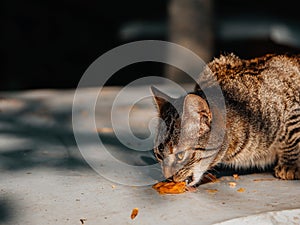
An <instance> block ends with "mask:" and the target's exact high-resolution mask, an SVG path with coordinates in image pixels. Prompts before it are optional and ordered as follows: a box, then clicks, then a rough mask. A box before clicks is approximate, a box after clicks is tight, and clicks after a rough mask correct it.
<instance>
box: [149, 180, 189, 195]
mask: <svg viewBox="0 0 300 225" xmlns="http://www.w3.org/2000/svg"><path fill="white" fill-rule="evenodd" d="M152 188H153V189H155V190H156V191H158V193H159V194H181V193H184V192H185V191H186V184H185V182H173V181H171V182H159V183H157V184H154V185H153V186H152Z"/></svg>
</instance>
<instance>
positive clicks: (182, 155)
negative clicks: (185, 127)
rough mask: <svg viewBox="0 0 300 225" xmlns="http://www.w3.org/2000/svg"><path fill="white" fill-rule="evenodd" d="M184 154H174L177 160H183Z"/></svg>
mask: <svg viewBox="0 0 300 225" xmlns="http://www.w3.org/2000/svg"><path fill="white" fill-rule="evenodd" d="M184 155H185V152H178V153H176V154H175V157H176V159H177V160H183V158H184Z"/></svg>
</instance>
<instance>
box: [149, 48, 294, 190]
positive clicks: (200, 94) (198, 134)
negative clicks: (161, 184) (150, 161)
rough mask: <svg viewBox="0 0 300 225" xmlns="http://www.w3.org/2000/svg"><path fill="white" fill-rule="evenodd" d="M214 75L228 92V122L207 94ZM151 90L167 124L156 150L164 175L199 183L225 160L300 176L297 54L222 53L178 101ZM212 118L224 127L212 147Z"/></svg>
mask: <svg viewBox="0 0 300 225" xmlns="http://www.w3.org/2000/svg"><path fill="white" fill-rule="evenodd" d="M212 79H213V80H215V81H216V82H215V83H217V84H218V85H219V87H220V88H221V90H222V93H223V96H224V102H225V106H226V115H225V119H222V120H220V116H218V110H212V109H211V107H210V102H209V101H207V99H206V95H205V90H209V88H211V87H212V86H213V85H215V83H213V82H210V81H211V80H212ZM200 87H201V88H200ZM151 89H152V93H153V96H154V100H155V105H156V106H157V110H158V113H159V117H160V118H161V119H162V120H163V121H164V123H159V125H158V130H157V137H156V141H155V142H156V144H155V146H156V147H155V148H154V153H155V156H156V158H157V160H158V161H159V162H160V163H161V165H162V170H163V174H164V176H165V177H166V178H171V179H173V180H174V181H175V182H179V181H186V182H188V184H189V185H190V186H194V185H197V184H199V182H200V181H201V178H202V177H203V175H204V173H205V172H207V171H208V170H209V169H211V168H213V167H214V166H216V165H218V164H223V165H226V166H230V167H233V168H244V169H246V168H253V167H256V168H265V167H267V166H274V174H275V176H276V177H278V178H280V179H284V180H293V179H300V58H299V56H286V55H266V56H264V57H261V58H255V59H251V60H243V59H240V58H239V57H237V56H235V55H234V54H229V55H225V56H224V55H223V56H220V58H216V59H214V60H213V61H212V62H210V63H209V64H208V65H207V66H206V68H205V69H204V72H203V73H202V74H201V75H200V78H199V81H198V84H197V85H196V87H195V89H194V91H193V92H191V93H188V94H187V95H186V96H183V97H180V98H177V99H174V98H171V97H169V96H168V95H166V94H164V93H162V92H161V91H159V90H158V89H156V88H154V87H152V88H151ZM224 121H226V122H224ZM213 122H216V123H217V124H220V129H222V126H223V127H224V130H225V132H224V135H223V138H222V139H221V141H220V140H219V141H218V142H219V144H218V145H216V146H214V148H212V149H209V148H208V146H207V144H208V140H209V138H210V135H211V130H212V129H211V126H212V123H213ZM222 123H223V125H221V124H222Z"/></svg>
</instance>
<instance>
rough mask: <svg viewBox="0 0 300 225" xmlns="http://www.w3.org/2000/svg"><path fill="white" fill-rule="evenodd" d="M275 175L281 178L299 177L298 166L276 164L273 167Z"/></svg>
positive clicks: (295, 178)
mask: <svg viewBox="0 0 300 225" xmlns="http://www.w3.org/2000/svg"><path fill="white" fill-rule="evenodd" d="M274 170H275V176H276V177H278V178H280V179H283V180H297V179H300V168H299V167H298V166H297V165H291V166H289V165H277V166H276V167H275V169H274Z"/></svg>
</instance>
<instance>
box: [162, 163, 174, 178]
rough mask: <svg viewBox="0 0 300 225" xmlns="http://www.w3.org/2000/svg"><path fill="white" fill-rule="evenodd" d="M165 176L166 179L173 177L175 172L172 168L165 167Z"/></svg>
mask: <svg viewBox="0 0 300 225" xmlns="http://www.w3.org/2000/svg"><path fill="white" fill-rule="evenodd" d="M163 174H164V177H165V178H166V179H168V178H170V177H172V176H173V175H174V170H173V169H172V167H170V166H164V168H163Z"/></svg>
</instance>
